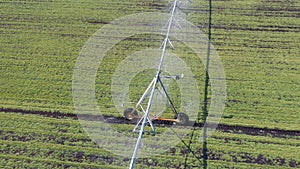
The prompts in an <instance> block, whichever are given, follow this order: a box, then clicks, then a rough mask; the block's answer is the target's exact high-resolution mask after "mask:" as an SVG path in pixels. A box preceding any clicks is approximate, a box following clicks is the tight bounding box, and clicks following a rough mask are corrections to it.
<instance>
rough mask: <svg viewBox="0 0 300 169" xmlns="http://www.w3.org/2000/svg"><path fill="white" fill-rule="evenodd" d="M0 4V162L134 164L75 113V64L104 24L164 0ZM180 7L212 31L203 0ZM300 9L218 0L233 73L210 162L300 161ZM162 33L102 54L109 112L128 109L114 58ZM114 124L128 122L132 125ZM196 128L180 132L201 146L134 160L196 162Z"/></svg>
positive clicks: (268, 1)
mask: <svg viewBox="0 0 300 169" xmlns="http://www.w3.org/2000/svg"><path fill="white" fill-rule="evenodd" d="M0 9H1V10H0V21H1V22H0V36H1V42H0V79H1V80H0V108H1V111H0V126H1V128H0V133H1V134H0V168H14V167H15V168H126V167H128V165H129V162H130V159H128V158H123V157H120V156H117V155H114V154H112V153H110V152H108V151H106V150H103V149H101V147H100V148H99V146H98V145H97V144H96V143H94V142H93V141H92V140H91V139H90V138H89V136H88V135H87V133H85V131H84V130H83V129H82V127H81V125H80V123H79V121H78V120H77V119H76V115H74V112H73V111H74V106H73V100H72V76H73V68H74V65H75V62H76V59H77V57H78V55H79V53H80V50H81V48H82V46H83V45H84V44H85V42H86V41H87V40H88V38H89V37H90V36H91V35H92V34H93V33H94V32H96V31H97V30H98V29H100V28H101V27H102V26H103V25H104V24H107V23H109V22H111V21H113V20H115V19H117V18H119V17H122V16H125V15H129V14H133V13H140V12H166V9H168V1H167V0H163V1H160V0H146V1H142V0H139V1H132V0H123V1H120V0H109V1H108V0H101V1H100V0H72V1H71V0H52V1H37V0H30V1H21V0H19V1H10V0H0ZM183 10H185V11H186V12H188V15H187V19H188V20H189V21H191V22H192V23H194V24H195V25H197V26H199V27H200V28H201V29H202V31H203V32H204V33H207V32H208V31H207V23H208V13H207V10H208V2H207V1H203V0H200V1H196V0H195V1H193V2H192V3H191V5H190V6H189V10H186V9H183ZM299 10H300V1H298V0H289V1H284V0H248V1H244V0H229V1H213V15H212V24H213V25H212V43H213V45H214V47H215V48H216V49H217V51H218V53H219V56H220V58H221V60H222V63H223V66H224V71H225V74H226V83H227V101H226V108H225V110H224V112H223V117H222V119H221V122H220V123H221V124H223V125H228V126H232V128H231V129H228V130H226V129H222V128H220V129H218V130H217V131H216V132H215V133H214V134H213V135H212V136H211V138H209V142H208V157H209V161H208V166H209V168H297V167H299V166H300V161H299V159H300V157H299V153H298V150H299V146H300V141H299V139H300V135H299V124H300V118H299V115H300V114H299V109H300V107H299V101H300V87H299V86H300V76H299V69H300V66H299V65H300V59H299V47H300V42H299V39H300V34H299V30H300V22H299ZM161 40H162V38H161V37H160V36H153V35H140V36H135V37H131V38H127V39H125V40H124V41H122V42H120V43H119V44H118V45H117V46H115V47H114V48H113V49H112V50H111V51H110V52H109V53H108V55H107V57H105V58H104V59H103V61H102V63H101V65H99V70H98V72H97V79H96V98H97V99H98V104H99V106H100V108H101V110H102V112H103V114H105V115H108V116H113V117H120V116H121V114H120V113H119V112H117V111H116V109H115V107H114V105H113V102H112V100H111V97H110V95H111V93H110V92H111V89H110V84H111V77H112V75H113V73H114V70H115V69H116V67H117V64H119V63H120V62H121V61H122V60H123V59H124V58H125V57H126V56H128V55H130V54H131V53H133V52H135V51H138V50H141V49H144V48H146V47H149V46H151V47H156V46H157V47H159V46H160V44H161ZM175 45H177V46H178V48H177V49H176V50H175V51H176V53H177V54H178V55H179V56H181V58H182V59H183V60H184V61H185V62H186V63H187V64H188V65H190V66H191V67H192V71H193V73H194V74H195V76H197V77H199V78H197V84H198V85H199V86H200V87H199V92H200V94H201V96H200V97H201V99H203V98H202V95H203V90H204V88H203V85H204V68H203V67H204V66H203V63H201V61H199V60H196V58H195V57H193V56H192V54H191V52H190V51H188V49H186V48H185V47H184V46H182V44H179V43H176V42H175V43H174V46H175ZM103 77H105V78H103ZM135 79H136V80H137V81H139V83H137V84H133V83H132V84H131V85H132V88H131V94H132V95H131V96H132V100H136V99H137V98H139V97H140V96H139V94H142V92H143V91H144V90H145V88H140V86H144V87H147V85H148V83H149V82H148V81H149V79H144V77H143V74H139V76H136V77H135ZM143 80H144V81H143ZM150 81H151V77H150ZM145 85H146V86H145ZM173 87H174V88H176V85H174V84H173ZM135 89H139V90H135ZM171 95H172V96H174V97H176V93H171ZM178 102H179V101H178V100H176V103H178ZM51 114H53V116H51ZM112 126H113V128H114V129H117V130H119V131H120V132H124V133H125V132H131V130H132V129H133V127H134V125H128V124H113V125H112ZM234 126H236V128H235V129H233V128H234ZM239 127H241V128H239ZM243 127H246V129H247V131H246V129H245V128H243ZM159 128H160V127H159ZM271 129H272V130H271ZM161 130H164V127H163V126H162V127H161ZM248 130H249V131H248ZM259 130H261V131H262V132H257V131H259ZM269 130H270V132H266V131H269ZM195 131H196V132H195V133H196V134H195V135H194V136H193V137H192V139H190V137H191V136H190V135H188V136H186V137H185V138H184V139H183V141H184V142H185V143H189V142H190V140H191V145H190V149H191V150H192V151H193V152H194V153H195V155H196V157H195V156H194V155H193V154H192V153H191V152H190V151H189V150H188V148H187V147H186V146H185V145H184V144H183V143H179V144H178V145H176V146H175V147H174V149H170V150H169V151H166V152H163V153H162V154H161V155H158V156H153V157H151V158H145V159H143V158H140V159H138V161H137V168H201V165H202V163H203V161H202V158H201V157H202V151H201V150H202V144H201V142H199V141H197V139H199V138H200V136H201V134H200V133H201V132H200V130H199V129H198V128H196V130H195ZM293 131H294V132H293ZM255 132H257V133H255ZM272 132H274V133H272ZM276 132H278V133H281V134H278V133H276ZM130 134H131V133H130ZM103 137H105V136H103ZM199 166H200V167H199Z"/></svg>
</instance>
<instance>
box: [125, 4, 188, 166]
mask: <svg viewBox="0 0 300 169" xmlns="http://www.w3.org/2000/svg"><path fill="white" fill-rule="evenodd" d="M177 5H178V0H175V1H174V3H173V5H172V12H171V16H170V19H169V21H168V23H167V26H168V27H167V32H166V35H165V39H164V41H163V43H162V45H161V49H162V53H161V58H160V63H159V65H158V67H157V71H156V74H155V76H154V78H153V80H152V81H151V83H150V84H149V86H148V87H147V89H146V90H145V92H144V94H143V95H142V97H141V98H140V99H139V101H138V102H137V104H136V105H135V108H127V109H125V111H124V114H123V115H124V117H125V118H126V119H128V120H133V119H136V120H137V121H138V122H137V124H136V126H135V128H134V129H133V132H138V133H139V136H138V139H137V142H136V145H135V149H134V152H133V155H132V159H131V163H130V167H129V168H130V169H133V168H134V164H135V160H136V158H137V154H138V151H139V148H140V143H141V140H142V137H143V134H144V133H145V126H146V125H147V124H149V125H150V126H151V129H152V134H153V135H155V134H156V130H155V127H154V125H153V123H152V121H154V120H160V121H168V122H174V123H178V124H181V125H184V124H187V123H188V122H189V117H188V115H187V114H185V113H182V112H178V111H177V109H176V108H175V105H174V102H173V101H172V99H171V97H170V95H169V93H168V92H167V90H166V88H165V85H164V84H163V81H162V77H161V73H162V67H163V63H164V59H165V55H166V50H167V46H168V45H170V46H171V48H174V47H173V45H172V43H171V41H170V39H169V35H170V31H171V28H172V24H173V21H174V15H175V11H176V8H177ZM182 76H183V75H181V76H178V75H177V76H167V78H173V79H175V80H179V79H180V78H181V77H182ZM155 92H158V93H159V94H160V95H161V96H162V97H164V96H165V98H166V99H167V104H168V105H169V106H170V107H171V109H172V111H173V112H174V118H159V117H157V116H149V114H150V111H151V106H152V104H153V97H154V94H155ZM147 98H148V102H147V107H146V109H145V108H143V106H142V103H143V102H144V101H146V100H147ZM138 112H141V113H143V115H142V116H139V114H138ZM139 128H140V129H139Z"/></svg>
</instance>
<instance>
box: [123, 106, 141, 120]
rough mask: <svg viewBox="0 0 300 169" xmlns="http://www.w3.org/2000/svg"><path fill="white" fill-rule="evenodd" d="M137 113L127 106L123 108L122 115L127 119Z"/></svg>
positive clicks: (130, 118)
mask: <svg viewBox="0 0 300 169" xmlns="http://www.w3.org/2000/svg"><path fill="white" fill-rule="evenodd" d="M137 115H138V112H137V111H136V110H135V109H134V108H127V109H125V110H124V113H123V116H124V117H125V118H126V119H127V120H132V119H133V118H134V117H136V116H137Z"/></svg>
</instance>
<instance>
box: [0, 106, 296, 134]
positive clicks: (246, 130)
mask: <svg viewBox="0 0 300 169" xmlns="http://www.w3.org/2000/svg"><path fill="white" fill-rule="evenodd" d="M0 111H1V112H7V113H21V114H35V115H41V116H45V117H51V118H72V119H74V120H78V118H80V119H82V120H89V121H95V120H101V121H105V122H107V123H117V124H136V121H128V120H126V119H124V118H123V117H113V116H101V115H99V116H95V115H81V116H80V117H78V116H77V115H75V114H66V113H61V112H44V111H29V110H20V109H5V108H1V109H0ZM154 123H155V124H156V125H158V126H161V127H163V126H168V125H172V123H170V122H165V121H154ZM188 126H193V127H202V126H203V124H202V123H196V122H193V121H190V122H189V124H188ZM208 127H210V125H208ZM216 130H218V131H221V132H230V133H239V134H247V135H256V136H257V135H258V136H267V135H268V136H271V137H279V138H288V137H291V136H292V137H294V136H300V131H299V130H282V129H270V128H257V127H248V126H238V125H227V124H218V126H217V127H216Z"/></svg>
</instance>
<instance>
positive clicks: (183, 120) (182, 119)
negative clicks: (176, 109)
mask: <svg viewBox="0 0 300 169" xmlns="http://www.w3.org/2000/svg"><path fill="white" fill-rule="evenodd" d="M176 119H177V122H178V124H181V125H186V124H188V122H189V120H190V119H189V116H188V115H187V114H185V113H182V112H180V113H178V114H177V117H176Z"/></svg>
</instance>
